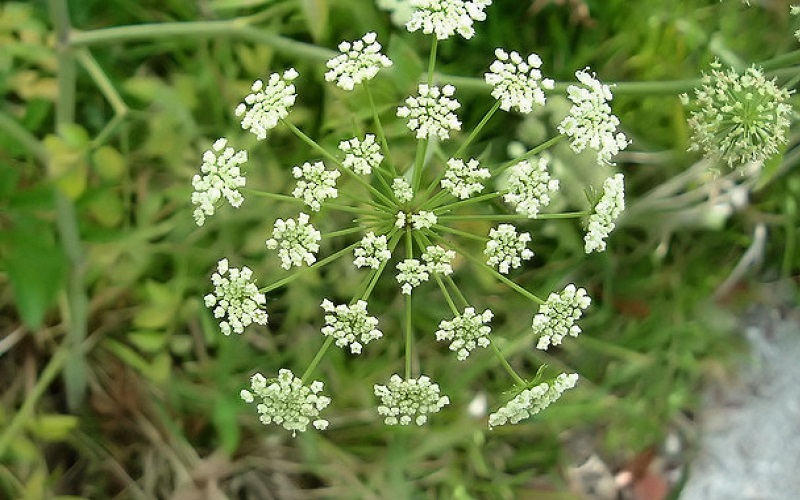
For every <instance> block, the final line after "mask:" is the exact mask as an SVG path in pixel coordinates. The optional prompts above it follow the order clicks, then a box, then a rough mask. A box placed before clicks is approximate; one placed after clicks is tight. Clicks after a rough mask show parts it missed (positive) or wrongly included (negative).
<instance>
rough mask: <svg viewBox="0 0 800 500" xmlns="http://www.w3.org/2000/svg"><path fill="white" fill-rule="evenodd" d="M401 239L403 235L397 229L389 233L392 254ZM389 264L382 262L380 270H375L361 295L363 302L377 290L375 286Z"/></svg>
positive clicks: (386, 261)
mask: <svg viewBox="0 0 800 500" xmlns="http://www.w3.org/2000/svg"><path fill="white" fill-rule="evenodd" d="M400 238H402V233H401V232H400V231H399V230H398V229H397V228H392V230H391V231H390V232H389V236H388V239H389V244H388V247H389V252H390V253H391V252H394V249H395V248H396V247H397V244H398V243H399V242H400ZM388 263H389V261H388V260H385V261H383V262H381V265H380V266H378V269H377V270H375V272H374V273H373V274H372V276H371V277H370V279H369V281H368V283H367V288H366V289H365V290H364V292H363V293H362V294H361V300H367V299H368V298H369V296H370V294H371V293H372V290H373V289H374V288H375V285H376V284H377V283H378V279H380V277H381V275H382V274H383V271H384V269H386V266H387V265H388Z"/></svg>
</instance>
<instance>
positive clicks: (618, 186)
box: [583, 174, 625, 253]
mask: <svg viewBox="0 0 800 500" xmlns="http://www.w3.org/2000/svg"><path fill="white" fill-rule="evenodd" d="M623 210H625V183H624V177H623V175H622V174H617V175H615V176H613V177H609V178H608V179H606V180H605V182H603V196H602V197H601V198H600V201H599V202H597V205H596V206H595V207H594V213H592V215H590V216H589V227H588V228H587V231H586V236H584V237H583V241H584V242H585V246H584V247H585V248H584V250H585V251H586V253H592V252H594V251H598V252H602V251H603V250H605V249H606V238H607V237H608V235H609V234H610V233H611V231H613V230H614V228H615V227H616V220H617V219H618V218H619V216H620V214H621V213H622V211H623Z"/></svg>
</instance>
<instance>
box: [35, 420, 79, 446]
mask: <svg viewBox="0 0 800 500" xmlns="http://www.w3.org/2000/svg"><path fill="white" fill-rule="evenodd" d="M78 421H79V420H78V417H77V416H75V415H59V414H50V415H40V416H38V417H36V418H34V419H32V420H29V421H28V423H27V426H28V430H29V431H30V432H31V434H33V435H34V436H36V437H38V438H39V439H42V440H44V441H48V442H54V441H63V440H64V439H65V438H66V437H67V436H68V435H69V433H70V432H72V430H73V429H75V428H76V427H77V426H78Z"/></svg>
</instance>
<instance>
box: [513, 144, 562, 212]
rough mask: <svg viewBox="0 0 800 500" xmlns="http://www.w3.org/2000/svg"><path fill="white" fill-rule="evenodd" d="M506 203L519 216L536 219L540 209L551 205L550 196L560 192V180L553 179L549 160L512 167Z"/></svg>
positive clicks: (518, 164) (526, 162)
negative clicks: (548, 167)
mask: <svg viewBox="0 0 800 500" xmlns="http://www.w3.org/2000/svg"><path fill="white" fill-rule="evenodd" d="M507 189H508V193H506V194H505V195H504V196H503V199H504V200H505V201H506V203H510V204H512V205H513V206H514V208H515V209H516V211H517V213H518V214H521V215H527V216H528V217H530V218H531V219H535V218H536V217H537V216H538V215H539V209H540V208H544V207H546V206H547V205H549V204H550V196H551V195H555V194H556V193H557V192H558V179H551V178H550V173H549V172H548V171H547V159H546V158H540V159H539V161H538V162H531V161H527V160H526V161H521V162H519V163H517V164H516V165H514V166H513V167H511V169H510V175H509V176H508V187H507Z"/></svg>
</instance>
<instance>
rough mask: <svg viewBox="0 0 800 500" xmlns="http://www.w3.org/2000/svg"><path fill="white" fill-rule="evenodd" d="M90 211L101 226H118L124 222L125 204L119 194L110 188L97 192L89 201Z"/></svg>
mask: <svg viewBox="0 0 800 500" xmlns="http://www.w3.org/2000/svg"><path fill="white" fill-rule="evenodd" d="M88 208H89V212H90V213H91V214H92V217H94V218H95V219H96V220H97V222H99V223H100V225H101V226H103V227H106V228H114V227H117V226H118V225H119V224H120V223H121V222H122V217H123V211H124V208H125V207H124V206H123V204H122V200H121V199H120V197H119V195H118V194H117V193H115V192H114V191H112V190H110V189H103V190H101V191H98V192H96V193H95V194H94V195H93V196H92V198H91V200H90V201H89V203H88Z"/></svg>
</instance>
